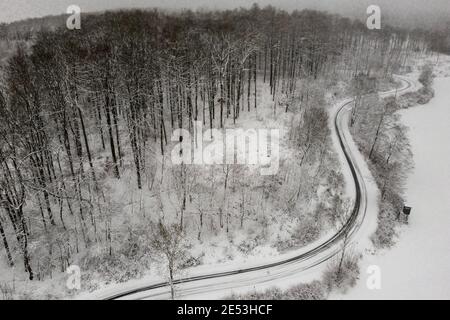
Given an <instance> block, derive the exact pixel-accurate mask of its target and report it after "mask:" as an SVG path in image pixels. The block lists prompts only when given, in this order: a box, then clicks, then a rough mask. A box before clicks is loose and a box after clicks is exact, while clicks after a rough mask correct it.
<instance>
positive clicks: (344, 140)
mask: <svg viewBox="0 0 450 320" xmlns="http://www.w3.org/2000/svg"><path fill="white" fill-rule="evenodd" d="M399 78H400V80H401V81H402V83H403V86H402V88H400V89H398V90H392V91H389V92H385V93H382V94H381V96H388V95H394V94H396V93H400V92H406V91H410V90H413V88H414V85H412V82H411V81H409V80H407V79H405V78H404V77H399ZM352 102H353V100H352V99H347V100H345V101H343V102H341V103H339V104H338V105H336V106H334V108H333V109H332V117H331V119H333V121H334V123H333V125H332V126H331V127H332V131H333V133H332V134H333V140H334V142H335V144H336V145H339V146H340V148H337V149H338V153H339V158H340V159H341V162H342V168H343V171H344V175H345V176H346V178H347V179H346V180H347V184H348V185H349V188H351V189H352V190H353V193H354V194H355V198H354V199H353V200H354V210H353V211H352V214H351V217H350V218H349V220H348V222H347V224H346V225H345V226H344V227H343V228H342V229H341V230H338V231H337V232H336V233H331V234H330V235H327V237H325V238H322V239H321V240H319V241H317V242H315V243H313V244H311V245H309V246H307V247H305V248H302V249H300V250H294V251H292V252H289V253H286V254H282V255H280V256H279V257H278V258H277V260H273V261H268V262H267V263H264V264H255V265H245V266H241V268H240V269H233V268H230V266H228V267H221V266H218V267H217V268H215V269H214V272H211V270H209V272H208V271H206V272H205V269H204V268H202V267H201V266H200V267H196V268H193V269H191V270H188V271H187V272H186V274H187V275H188V276H185V278H183V279H181V280H177V281H176V284H177V285H176V287H177V290H176V291H177V298H179V299H217V298H221V297H223V296H226V295H229V294H231V293H232V292H235V293H237V292H245V291H249V290H252V289H258V290H261V289H264V288H267V287H270V286H278V287H287V286H289V285H292V284H294V283H299V282H307V281H310V280H313V279H316V278H319V277H320V275H321V272H322V271H323V267H324V265H325V263H324V262H325V261H327V260H329V259H330V258H332V257H333V256H335V255H336V254H337V253H338V252H339V251H340V250H341V240H342V237H343V235H344V234H345V233H346V232H349V233H350V234H351V242H352V243H353V245H358V244H361V243H364V245H365V241H366V240H367V238H368V237H367V235H368V234H370V232H371V231H373V230H374V223H375V226H376V216H377V210H376V209H375V210H373V206H375V208H376V192H377V190H376V187H375V188H374V187H373V184H374V183H373V179H372V178H371V175H370V172H369V170H368V168H367V166H366V164H365V161H364V158H363V156H362V155H361V154H360V153H359V152H358V148H357V147H356V145H355V143H354V142H353V139H352V138H351V135H350V132H349V130H348V121H349V114H350V110H351V106H352ZM345 171H346V172H345ZM366 182H368V183H366ZM367 185H369V190H368V187H367ZM368 196H369V198H368ZM368 203H369V208H372V211H375V212H370V216H371V217H370V218H369V219H365V218H366V213H367V208H368ZM169 297H170V289H169V288H168V284H167V283H166V282H156V283H155V282H153V283H151V282H150V283H149V282H147V283H146V282H145V280H137V281H133V282H132V283H131V284H128V285H114V286H110V287H108V288H105V289H103V290H99V291H97V292H95V293H94V294H92V295H88V296H84V297H83V298H94V299H168V298H169Z"/></svg>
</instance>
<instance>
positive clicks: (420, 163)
mask: <svg viewBox="0 0 450 320" xmlns="http://www.w3.org/2000/svg"><path fill="white" fill-rule="evenodd" d="M444 61H445V63H444ZM449 66H450V63H449V59H445V60H443V61H442V64H441V65H440V66H439V68H437V69H436V71H435V74H436V75H437V77H436V78H435V81H434V88H435V91H436V95H435V98H434V99H432V100H431V101H430V103H428V104H426V105H423V106H417V107H413V108H410V109H407V110H403V111H402V112H401V116H402V121H403V123H404V124H405V125H407V126H408V127H409V128H410V130H409V133H408V134H409V138H410V142H411V146H412V150H413V153H414V162H415V168H414V170H413V172H412V173H411V175H410V177H409V179H408V184H407V189H406V192H405V196H406V200H407V204H408V205H410V206H412V213H411V217H410V219H409V225H408V226H406V227H404V228H402V230H401V231H400V235H399V239H398V241H397V244H396V245H395V246H394V248H392V249H390V250H387V251H382V252H377V253H376V254H367V253H366V254H365V255H364V258H363V260H362V263H361V267H362V269H361V278H360V280H359V282H358V284H357V286H356V287H355V288H353V289H352V290H350V291H349V292H348V293H347V294H346V295H343V296H342V295H339V296H334V297H333V298H334V299H450V232H449V228H450V143H449V139H450V90H449V89H450V77H449V72H448V70H449ZM371 265H376V266H378V267H379V268H380V271H381V289H379V290H377V289H375V290H369V289H368V287H367V285H366V282H367V279H368V277H369V274H368V273H367V272H366V271H367V270H368V269H367V268H368V267H369V266H371Z"/></svg>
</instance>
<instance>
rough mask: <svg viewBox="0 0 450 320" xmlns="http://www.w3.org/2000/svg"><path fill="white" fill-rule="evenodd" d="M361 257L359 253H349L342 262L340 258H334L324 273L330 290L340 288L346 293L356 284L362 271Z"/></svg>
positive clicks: (324, 278)
mask: <svg viewBox="0 0 450 320" xmlns="http://www.w3.org/2000/svg"><path fill="white" fill-rule="evenodd" d="M359 259H360V256H359V255H356V254H347V255H346V256H345V257H344V259H343V261H342V264H341V263H340V259H333V260H332V262H331V263H330V264H329V265H328V266H327V270H326V271H325V273H324V275H323V284H324V286H325V287H326V288H327V289H328V291H329V292H331V291H333V290H338V291H340V292H343V293H345V292H346V291H347V290H348V289H349V288H351V287H353V286H354V285H355V284H356V280H357V279H358V277H359V272H360V270H359V265H358V262H359Z"/></svg>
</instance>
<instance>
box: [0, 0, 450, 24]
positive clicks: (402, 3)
mask: <svg viewBox="0 0 450 320" xmlns="http://www.w3.org/2000/svg"><path fill="white" fill-rule="evenodd" d="M254 2H257V3H258V4H260V5H261V6H265V5H267V4H272V5H273V6H276V7H279V8H282V9H287V10H292V9H304V8H312V9H321V10H327V11H329V12H333V13H339V14H342V15H345V16H349V17H353V18H360V19H364V18H365V16H366V13H365V10H366V8H367V6H368V5H370V4H377V5H379V6H380V7H381V10H382V11H381V12H382V14H384V15H385V17H387V18H388V19H389V21H390V22H391V23H392V21H394V22H398V23H400V24H406V25H407V26H409V27H414V26H418V27H421V26H424V25H433V24H435V23H437V22H440V21H442V20H446V19H450V0H0V22H11V21H15V20H21V19H24V18H29V17H42V16H45V15H54V14H60V13H65V11H66V9H67V7H68V6H69V5H71V4H76V5H79V6H80V7H81V9H82V11H100V10H105V9H117V8H149V7H161V8H166V9H179V8H191V9H197V8H209V9H224V8H225V9H229V8H235V7H241V6H243V7H249V6H251V4H252V3H254ZM382 17H383V16H382Z"/></svg>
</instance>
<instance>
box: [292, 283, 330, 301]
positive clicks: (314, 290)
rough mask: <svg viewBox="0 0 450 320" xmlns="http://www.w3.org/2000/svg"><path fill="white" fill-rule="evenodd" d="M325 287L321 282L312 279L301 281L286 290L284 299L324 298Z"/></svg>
mask: <svg viewBox="0 0 450 320" xmlns="http://www.w3.org/2000/svg"><path fill="white" fill-rule="evenodd" d="M325 297H326V289H325V287H324V285H323V284H322V282H320V281H317V280H316V281H313V282H311V283H306V284H304V283H302V284H299V285H296V286H293V287H291V288H290V289H289V290H287V292H286V297H285V299H289V300H324V299H325Z"/></svg>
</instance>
